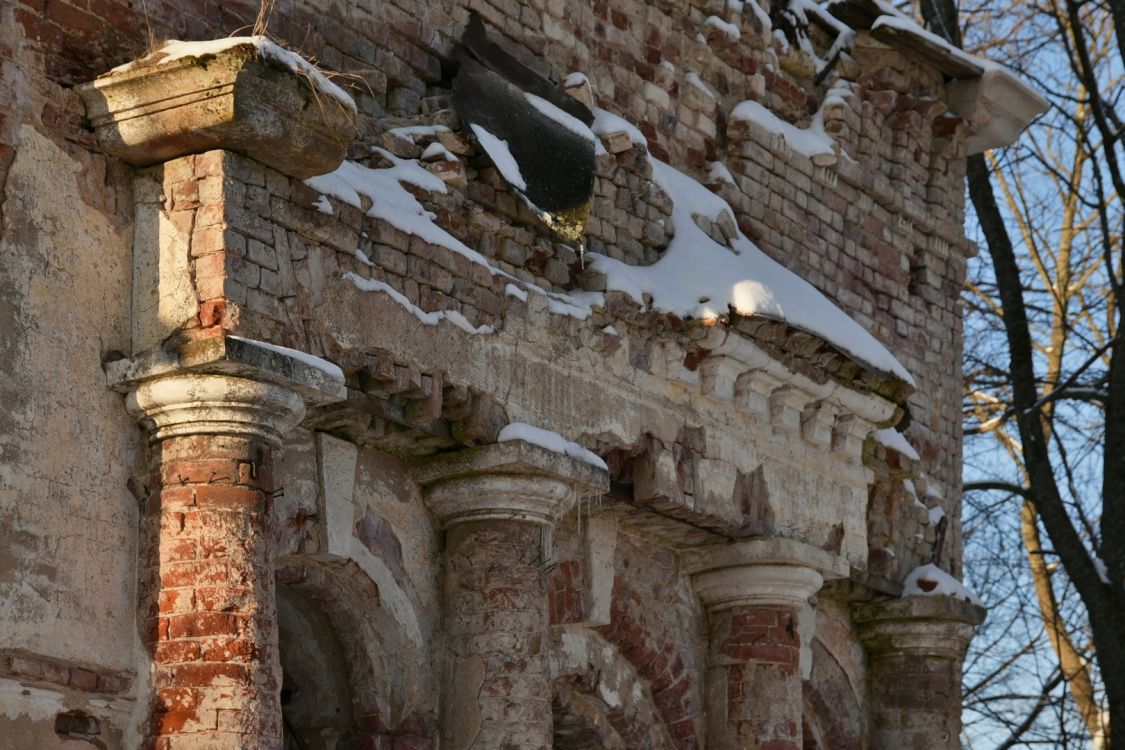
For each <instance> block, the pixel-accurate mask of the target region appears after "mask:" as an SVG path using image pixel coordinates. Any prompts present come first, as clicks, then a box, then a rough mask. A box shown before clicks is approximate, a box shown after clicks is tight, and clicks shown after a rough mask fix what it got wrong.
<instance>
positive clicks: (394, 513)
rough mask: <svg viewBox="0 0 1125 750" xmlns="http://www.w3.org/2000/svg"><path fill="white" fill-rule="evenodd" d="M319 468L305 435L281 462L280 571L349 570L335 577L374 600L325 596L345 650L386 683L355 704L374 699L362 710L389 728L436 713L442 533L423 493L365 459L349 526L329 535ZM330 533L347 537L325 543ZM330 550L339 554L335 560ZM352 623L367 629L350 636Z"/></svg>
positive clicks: (372, 454) (387, 459) (398, 471)
mask: <svg viewBox="0 0 1125 750" xmlns="http://www.w3.org/2000/svg"><path fill="white" fill-rule="evenodd" d="M321 439H322V440H323V439H324V436H321ZM328 439H329V440H331V439H332V438H328ZM323 460H324V455H323V448H318V438H317V436H315V435H314V434H313V433H310V432H308V431H306V430H302V429H298V430H295V431H294V433H293V434H292V435H291V437H290V439H289V440H287V441H286V444H285V445H284V447H283V448H282V449H281V450H280V451H279V452H278V453H277V456H276V458H275V462H274V473H275V477H276V481H277V486H278V488H279V489H280V494H279V496H278V498H277V502H276V505H275V507H274V519H275V524H274V525H275V528H276V529H277V534H278V554H279V567H281V568H282V569H300V568H302V567H305V566H308V567H311V568H316V567H318V566H329V567H333V568H337V569H343V571H342V572H341V573H340V574H339V575H340V576H341V577H346V578H347V579H348V580H354V581H365V582H366V586H367V587H368V588H369V589H370V592H371V593H372V594H373V595H372V596H370V597H367V598H359V597H355V598H352V597H349V596H341V595H340V594H339V592H336V591H325V592H323V593H324V594H325V595H326V596H327V597H328V598H331V599H332V600H333V601H334V602H335V603H336V604H338V605H339V607H340V610H339V611H338V612H337V613H336V616H335V618H333V624H334V626H335V627H336V629H337V633H338V635H339V637H340V638H341V639H343V640H344V641H345V648H347V647H348V645H349V643H350V645H352V646H353V647H354V648H355V649H356V650H357V651H365V652H367V653H368V654H369V657H370V659H371V661H372V664H373V670H374V672H375V673H376V674H375V676H376V677H377V678H378V679H379V681H380V684H379V685H377V686H376V689H375V690H373V691H372V695H369V696H364V695H359V696H357V701H358V702H360V703H362V702H363V701H364V700H367V699H373V700H369V701H368V702H369V703H371V704H372V705H366V706H357V709H358V710H360V711H371V712H374V713H378V714H379V716H380V719H381V720H382V721H384V722H386V723H387V724H388V725H390V726H396V725H398V724H399V723H400V722H401V721H402V720H404V719H406V718H407V717H409V716H411V715H412V714H419V715H425V714H432V712H433V710H434V708H435V705H434V701H433V696H434V695H436V694H437V690H438V687H437V684H436V681H435V679H436V678H435V675H437V674H440V673H441V670H440V662H439V661H438V659H439V658H440V654H439V650H436V649H434V648H433V646H432V644H434V643H436V642H438V641H439V640H440V626H441V622H440V612H441V591H440V587H439V584H440V577H439V573H440V570H441V565H440V558H439V554H440V550H439V539H438V534H437V531H436V529H435V528H434V526H433V525H432V523H431V521H430V518H429V516H428V515H427V513H426V509H425V506H424V505H423V503H422V499H421V494H420V491H419V489H418V487H417V486H416V485H415V484H414V483H413V481H411V479H410V476H409V474H408V472H407V469H406V467H405V466H404V465H403V463H402V462H401V461H399V460H398V459H396V458H395V457H394V456H391V455H389V454H387V453H383V452H381V451H377V450H373V449H364V450H359V451H357V455H356V457H355V463H354V469H353V473H354V476H353V477H351V478H350V479H351V483H350V493H348V494H347V495H346V496H345V497H343V498H339V499H338V500H337V503H338V504H339V505H343V506H345V507H346V511H347V513H349V514H350V517H351V522H350V523H348V524H346V525H345V524H340V525H339V526H337V527H336V528H337V529H338V531H333V530H332V529H331V528H325V522H326V517H325V515H326V513H325V511H326V508H325V504H326V497H325V496H326V494H327V492H326V490H327V491H329V492H330V491H331V489H330V488H328V487H326V483H324V482H320V481H317V477H318V462H321V461H323ZM340 479H343V480H344V481H343V484H344V485H348V484H349V483H348V482H347V479H348V478H347V477H334V478H333V479H332V481H333V482H335V481H336V480H340ZM336 491H339V489H338V488H337V490H336ZM336 512H339V511H338V509H337V510H336ZM328 533H332V534H337V533H339V534H340V535H341V537H342V538H333V539H332V540H331V542H329V539H328V538H326V534H328ZM330 546H331V548H333V549H336V550H339V551H338V552H329V551H328V550H329V547H330ZM284 575H285V574H284V572H283V576H284ZM361 588H362V586H361ZM353 620H354V621H355V622H363V623H364V627H362V628H361V627H349V623H351V622H352V621H353Z"/></svg>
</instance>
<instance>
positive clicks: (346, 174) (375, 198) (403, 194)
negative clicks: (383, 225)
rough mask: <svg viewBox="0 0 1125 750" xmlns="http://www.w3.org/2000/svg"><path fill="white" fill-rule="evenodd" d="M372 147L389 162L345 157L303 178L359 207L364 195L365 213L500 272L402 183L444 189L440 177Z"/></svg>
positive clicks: (409, 160)
mask: <svg viewBox="0 0 1125 750" xmlns="http://www.w3.org/2000/svg"><path fill="white" fill-rule="evenodd" d="M372 150H373V151H375V152H377V153H379V154H381V155H382V156H383V157H384V158H386V159H387V160H388V161H390V162H391V164H392V166H390V167H387V168H385V169H371V168H370V167H365V166H363V165H362V164H357V163H356V162H354V161H345V162H343V163H342V164H341V165H340V166H339V167H338V168H337V169H336V171H335V172H329V173H328V174H322V175H318V176H316V177H310V178H309V179H307V180H305V184H306V185H308V186H309V187H311V188H312V189H313V190H316V191H318V192H320V193H323V194H325V195H331V196H333V197H334V198H337V199H339V200H341V201H343V202H344V203H347V204H348V205H350V206H355V207H356V208H360V209H362V208H363V201H362V198H361V196H362V197H363V198H367V199H368V200H370V201H371V208H369V209H368V211H367V215H368V216H370V217H372V218H375V219H381V220H383V221H386V222H387V223H388V224H390V225H391V226H393V227H394V228H396V229H398V230H399V231H401V232H405V233H406V234H409V235H413V236H415V237H419V238H421V239H423V240H425V241H426V242H429V243H432V244H434V245H440V246H441V247H444V248H447V249H448V250H451V251H453V252H455V253H457V254H459V255H462V256H464V257H465V258H467V259H469V260H471V261H472V262H474V263H478V264H480V265H482V266H484V267H485V268H487V269H488V270H489V271H490V272H491V273H493V274H494V275H495V274H500V273H503V272H502V271H501V270H500V269H498V268H494V267H493V266H492V265H491V264H489V262H488V259H487V258H485V257H484V256H483V255H481V254H480V253H478V252H477V251H476V250H473V249H472V248H470V247H468V246H467V245H466V244H465V243H463V242H461V240H459V239H457V238H456V237H454V236H453V235H451V234H450V233H449V232H447V231H445V230H444V229H442V228H441V227H439V226H438V225H437V224H435V223H434V221H433V220H434V218H435V217H434V214H432V213H430V212H429V211H427V210H426V209H425V208H423V207H422V204H421V203H419V202H418V199H417V198H415V197H414V195H413V194H412V193H410V191H408V190H406V188H404V187H403V186H402V183H407V184H410V185H414V186H416V187H419V188H421V189H422V190H425V191H427V192H431V193H445V192H447V188H446V187H445V183H444V182H442V181H441V179H440V178H439V177H437V176H435V175H433V174H431V173H430V172H428V171H426V170H425V169H423V168H422V167H421V166H419V164H418V162H416V161H414V160H411V159H399V158H398V157H396V156H395V155H394V154H392V153H390V152H389V151H385V150H383V149H378V148H377V149H372Z"/></svg>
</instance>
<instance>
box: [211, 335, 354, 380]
mask: <svg viewBox="0 0 1125 750" xmlns="http://www.w3.org/2000/svg"><path fill="white" fill-rule="evenodd" d="M230 338H232V339H234V340H235V341H241V342H242V343H244V344H249V345H250V346H254V347H257V348H259V349H267V350H269V351H271V352H273V353H275V354H281V355H283V356H286V357H289V358H290V359H295V360H297V361H299V362H302V363H303V364H306V365H308V366H309V367H312V368H315V369H317V370H320V371H321V372H323V373H324V374H325V375H327V376H328V377H330V378H332V379H333V380H335V381H336V382H337V383H343V382H344V371H343V370H341V369H340V368H339V367H338V366H337V365H336V364H334V363H332V362H329V361H328V360H327V359H321V358H320V357H317V356H314V355H312V354H309V353H308V352H303V351H301V350H300V349H290V348H289V347H287V346H278V345H277V344H271V343H269V342H268V341H258V340H256V339H247V338H243V337H241V336H230Z"/></svg>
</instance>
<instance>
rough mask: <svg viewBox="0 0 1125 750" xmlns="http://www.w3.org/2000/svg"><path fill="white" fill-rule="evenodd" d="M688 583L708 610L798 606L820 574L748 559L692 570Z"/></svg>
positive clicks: (814, 589)
mask: <svg viewBox="0 0 1125 750" xmlns="http://www.w3.org/2000/svg"><path fill="white" fill-rule="evenodd" d="M692 583H694V585H695V593H696V594H697V595H698V596H699V598H700V599H701V600H702V601H703V604H704V606H706V607H707V609H709V610H712V611H714V610H720V609H727V608H729V607H785V608H787V609H800V608H801V607H803V606H805V604H806V603H808V599H809V597H810V596H812V595H813V594H815V593H816V592H817V591H819V590H820V587H821V586H822V585H823V584H824V578H823V577H821V575H820V573H819V572H817V571H816V570H813V569H812V568H806V567H803V566H800V565H771V564H768V563H749V564H744V565H736V566H731V567H726V568H712V569H711V570H705V571H702V572H700V573H696V574H695V575H694V576H693V577H692Z"/></svg>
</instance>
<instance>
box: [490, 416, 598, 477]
mask: <svg viewBox="0 0 1125 750" xmlns="http://www.w3.org/2000/svg"><path fill="white" fill-rule="evenodd" d="M496 440H497V442H500V443H504V442H507V441H509V440H523V441H524V442H526V443H531V444H532V445H538V446H539V447H541V448H546V449H547V450H549V451H551V452H552V453H561V454H562V455H564V456H570V457H571V458H577V459H578V460H579V461H585V462H586V463H588V464H590V465H591V466H596V467H598V468H599V469H605V470H606V471H608V470H609V467H608V466H606V463H605V461H603V460H602V459H601V457H600V456H598V455H597V454H596V453H593V452H591V451H588V450H586V449H585V448H583V447H582V446H581V445H579V444H578V443H574V442H571V441H569V440H567V439H566V438H564V437H563V436H562V435H560V434H559V433H557V432H551V431H550V430H544V429H543V428H541V427H534V426H532V425H529V424H527V423H525V422H512V423H511V424H509V425H506V426H505V427H504V429H502V430H500V435H499V436H498V437H497V438H496Z"/></svg>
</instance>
